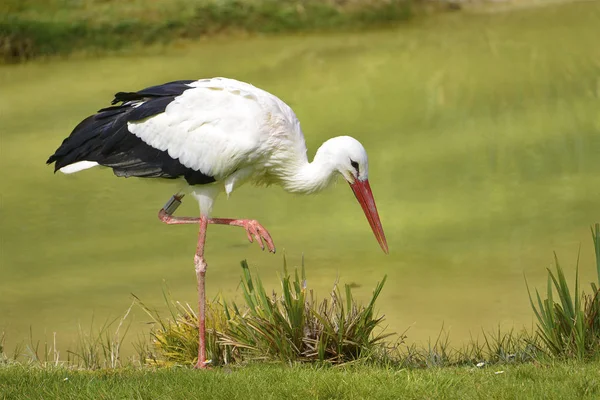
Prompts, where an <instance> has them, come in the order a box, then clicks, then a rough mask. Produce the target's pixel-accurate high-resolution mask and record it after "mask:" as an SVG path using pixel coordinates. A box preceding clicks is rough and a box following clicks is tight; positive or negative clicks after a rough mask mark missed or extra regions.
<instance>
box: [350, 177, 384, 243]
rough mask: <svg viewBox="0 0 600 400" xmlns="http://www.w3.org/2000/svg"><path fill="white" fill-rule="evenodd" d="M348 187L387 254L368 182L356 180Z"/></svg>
mask: <svg viewBox="0 0 600 400" xmlns="http://www.w3.org/2000/svg"><path fill="white" fill-rule="evenodd" d="M350 187H351V188H352V191H353V192H354V195H355V196H356V200H358V202H359V203H360V205H361V207H362V209H363V211H364V212H365V215H366V216H367V220H369V225H371V229H372V230H373V233H374V234H375V238H377V241H378V242H379V245H380V246H381V249H382V250H383V252H384V253H385V254H389V250H388V245H387V240H385V233H383V227H382V226H381V221H380V220H379V214H378V213H377V206H376V205H375V199H374V198H373V193H372V192H371V186H370V185H369V180H365V181H359V180H358V179H357V180H355V181H354V183H351V184H350Z"/></svg>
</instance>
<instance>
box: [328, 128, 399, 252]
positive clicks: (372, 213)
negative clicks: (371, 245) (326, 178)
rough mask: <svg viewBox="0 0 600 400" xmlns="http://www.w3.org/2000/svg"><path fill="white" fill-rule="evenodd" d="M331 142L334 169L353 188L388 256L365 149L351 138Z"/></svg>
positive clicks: (346, 137)
mask: <svg viewBox="0 0 600 400" xmlns="http://www.w3.org/2000/svg"><path fill="white" fill-rule="evenodd" d="M329 141H333V142H334V143H332V144H331V145H330V146H327V147H328V148H329V149H331V150H330V151H331V154H330V157H331V161H332V162H333V163H334V168H335V169H336V170H337V171H338V172H339V173H340V174H341V175H342V176H343V177H344V179H345V180H346V181H347V182H348V184H349V185H350V188H352V191H353V192H354V195H355V196H356V199H357V200H358V202H359V203H360V205H361V207H362V209H363V211H364V213H365V215H366V217H367V220H368V221H369V225H371V229H372V230H373V233H374V234H375V237H376V238H377V241H378V242H379V245H380V246H381V248H382V249H383V251H384V252H385V253H386V254H387V253H388V245H387V240H386V239H385V234H384V232H383V227H382V226H381V221H380V220H379V214H378V213H377V206H376V205H375V199H374V198H373V193H372V192H371V186H370V185H369V160H368V158H367V152H366V151H365V148H364V147H363V145H362V144H360V142H359V141H358V140H356V139H354V138H352V137H350V136H339V137H336V138H333V139H330V140H329Z"/></svg>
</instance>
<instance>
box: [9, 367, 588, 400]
mask: <svg viewBox="0 0 600 400" xmlns="http://www.w3.org/2000/svg"><path fill="white" fill-rule="evenodd" d="M599 368H600V363H589V364H583V363H566V362H564V363H556V364H553V365H541V366H540V365H537V366H536V365H512V366H505V367H502V368H485V367H484V368H476V367H473V368H472V367H469V368H466V367H460V368H443V369H437V368H434V369H427V370H391V369H384V368H374V367H356V368H349V367H345V368H339V369H338V368H327V369H317V368H310V367H299V366H294V367H288V368H286V367H282V366H268V365H250V366H247V367H245V368H240V369H217V370H213V371H206V372H200V371H195V370H189V369H181V368H173V369H160V370H151V369H145V370H122V371H95V372H90V371H69V370H65V369H54V370H39V369H30V368H23V367H9V368H0V398H3V399H50V398H53V399H55V398H69V399H79V398H81V399H90V398H94V399H104V398H111V399H115V398H128V399H129V398H136V399H156V398H160V399H165V400H166V399H189V398H207V399H236V398H241V397H242V396H243V398H244V399H282V398H285V399H315V398H319V399H320V398H325V399H367V398H368V399H399V398H402V399H467V398H468V399H506V398H519V399H561V400H565V399H584V398H597V397H598V395H599V394H600V383H599V382H598V369H599Z"/></svg>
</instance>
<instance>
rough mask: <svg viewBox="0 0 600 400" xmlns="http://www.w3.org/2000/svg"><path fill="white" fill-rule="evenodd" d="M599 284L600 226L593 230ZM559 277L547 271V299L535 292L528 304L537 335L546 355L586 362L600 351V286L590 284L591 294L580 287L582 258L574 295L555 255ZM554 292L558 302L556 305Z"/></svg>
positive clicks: (577, 270)
mask: <svg viewBox="0 0 600 400" xmlns="http://www.w3.org/2000/svg"><path fill="white" fill-rule="evenodd" d="M592 238H593V241H594V249H595V253H596V267H597V273H598V282H600V224H596V225H595V227H593V228H592ZM554 261H555V269H556V273H554V272H552V271H551V270H550V269H548V283H547V288H546V298H545V299H542V296H541V295H540V293H539V292H538V290H537V289H536V291H535V298H533V296H532V295H531V291H530V290H529V286H527V291H528V293H529V300H530V303H531V307H532V308H533V311H534V313H535V316H536V318H537V321H538V329H537V335H538V336H539V337H540V339H541V340H542V341H543V343H544V345H545V348H546V349H547V351H548V352H549V353H550V354H552V355H554V356H559V357H566V358H577V359H586V358H591V357H594V356H596V355H597V354H598V351H599V350H600V298H599V293H600V292H599V289H598V285H597V284H596V283H594V282H592V283H591V289H592V293H591V294H585V293H584V292H583V291H582V290H581V289H580V284H579V257H577V263H576V269H575V288H574V292H573V293H571V291H570V290H569V286H568V284H567V280H566V278H565V275H564V273H563V270H562V267H561V265H560V263H559V261H558V257H557V256H556V254H555V255H554ZM554 292H556V295H557V296H558V298H557V299H556V301H555V298H554Z"/></svg>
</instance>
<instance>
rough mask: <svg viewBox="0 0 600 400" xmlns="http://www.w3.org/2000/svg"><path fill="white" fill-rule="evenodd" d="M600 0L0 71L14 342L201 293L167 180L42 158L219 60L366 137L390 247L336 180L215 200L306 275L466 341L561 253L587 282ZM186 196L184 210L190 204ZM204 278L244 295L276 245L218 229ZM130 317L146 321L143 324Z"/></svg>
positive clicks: (1, 283) (312, 141) (2, 316)
mask: <svg viewBox="0 0 600 400" xmlns="http://www.w3.org/2000/svg"><path fill="white" fill-rule="evenodd" d="M598 37H600V3H599V2H587V3H576V4H571V5H564V6H556V7H546V8H543V9H530V10H523V11H518V12H512V13H498V14H479V15H469V14H450V15H443V16H439V17H432V18H429V19H426V20H423V21H419V22H414V23H411V24H409V25H406V26H402V27H399V28H397V29H394V30H387V31H380V32H371V33H345V34H324V35H307V36H291V37H267V38H263V37H254V38H245V39H213V40H205V41H201V42H199V43H179V44H176V45H173V46H171V48H170V49H168V50H160V51H153V52H151V51H137V52H136V54H135V55H130V56H127V55H122V56H112V57H106V58H100V59H89V58H88V59H72V60H68V61H52V62H38V63H32V64H27V65H18V66H4V67H0V121H1V122H0V133H1V137H0V139H1V142H0V145H1V148H0V152H1V153H0V156H1V157H0V185H1V186H0V188H1V191H0V194H1V198H0V206H1V207H0V224H1V226H0V245H1V248H0V250H1V253H0V331H5V332H6V337H7V343H8V344H9V346H8V347H9V349H10V345H13V344H14V343H17V342H19V341H22V340H25V339H27V337H28V335H29V330H30V327H31V330H32V332H33V336H34V338H36V339H38V338H43V337H44V336H45V337H46V338H50V337H51V336H52V332H57V335H58V336H57V337H58V345H59V348H62V349H63V351H64V350H65V349H66V347H69V346H71V345H72V343H73V340H74V339H75V338H76V336H77V330H78V324H82V325H83V326H85V327H86V328H85V329H87V326H88V325H89V324H90V322H91V320H92V318H94V320H95V321H97V322H98V323H101V322H104V321H105V320H106V319H107V318H115V317H118V316H119V315H121V313H122V312H123V311H124V310H125V309H126V308H127V307H128V305H129V303H130V301H131V297H130V293H135V294H136V295H137V296H138V297H140V298H142V299H143V300H144V301H145V302H146V303H148V304H150V305H154V306H158V307H160V306H161V305H162V304H163V300H162V288H163V284H164V281H166V282H167V284H168V286H169V288H170V290H171V292H172V295H173V297H174V298H175V299H178V300H182V301H190V302H195V299H196V297H195V296H196V291H195V290H196V289H195V275H194V271H193V265H192V259H193V254H194V248H195V243H196V233H197V232H196V228H195V227H193V226H164V225H162V224H160V223H159V222H158V220H157V218H156V212H157V210H158V209H159V208H160V207H161V206H162V205H163V204H164V202H165V201H166V200H167V199H168V198H169V197H170V195H171V194H172V188H171V187H170V186H169V185H164V184H163V185H161V184H158V183H157V182H153V181H147V180H146V181H144V180H133V179H122V178H116V177H114V176H113V175H112V173H111V172H110V171H107V170H91V171H86V172H84V173H80V174H76V175H73V176H65V175H62V174H57V175H53V174H52V171H51V168H50V167H47V166H45V165H44V162H45V160H46V158H47V156H48V155H49V154H51V153H52V152H53V151H54V149H55V148H56V147H57V146H58V144H59V143H60V141H61V140H62V139H63V138H64V137H65V136H66V135H67V134H68V133H69V132H70V131H71V129H72V128H73V127H74V125H75V124H77V123H78V122H79V121H80V120H81V119H83V118H84V117H85V116H87V115H88V114H89V113H91V112H93V111H95V110H97V109H99V108H101V107H104V106H106V105H107V104H108V102H109V101H110V100H111V99H112V95H113V94H114V92H116V91H120V90H136V89H140V88H143V87H146V86H149V85H153V84H158V83H162V82H166V81H169V80H176V79H193V78H202V77H211V76H227V77H233V78H237V79H241V80H245V81H249V82H251V83H253V84H255V85H257V86H259V87H262V88H264V89H266V90H268V91H271V92H273V93H275V94H277V95H278V96H279V97H281V98H282V99H284V100H285V101H286V102H288V103H289V104H290V105H291V106H292V107H293V108H294V110H295V111H296V113H297V115H298V117H299V118H300V120H301V121H302V127H303V130H304V133H305V136H306V139H307V143H308V146H309V153H310V156H311V157H312V155H313V154H314V151H315V150H316V148H317V147H318V146H319V145H320V143H321V142H322V141H324V140H325V139H327V138H329V137H331V136H336V135H341V134H348V135H352V136H355V137H356V138H358V139H359V140H360V141H361V142H363V143H364V145H365V147H366V148H367V151H368V152H369V157H370V180H371V186H372V188H373V192H374V195H375V198H376V200H377V204H378V208H379V211H380V215H381V218H382V221H383V226H384V228H385V231H386V234H387V238H388V242H389V246H390V255H389V256H385V255H384V254H383V253H382V252H381V250H380V249H379V246H378V245H377V242H376V241H375V239H374V238H373V237H372V233H371V232H370V229H369V226H368V224H367V221H366V219H365V218H364V216H363V215H362V212H361V210H360V207H359V205H358V204H357V203H356V201H355V200H354V197H353V195H352V193H351V191H350V189H349V188H348V187H347V185H346V184H345V183H343V182H340V183H339V184H338V185H336V186H335V187H333V188H331V189H329V190H328V191H326V192H325V193H322V194H320V195H317V196H312V197H301V196H295V195H290V194H287V193H285V192H283V190H281V189H279V188H269V189H257V188H254V187H252V186H247V187H243V188H241V189H240V190H237V191H236V192H235V193H234V194H233V195H232V196H231V198H230V199H229V200H226V198H225V197H223V198H221V199H220V200H221V201H220V202H218V204H217V205H216V208H215V216H222V217H245V218H256V219H258V220H260V221H261V222H262V223H263V225H265V226H266V227H267V228H269V229H270V232H271V234H272V235H273V237H274V239H275V244H276V245H277V247H278V250H280V251H281V250H285V253H286V254H287V256H288V260H289V262H290V263H291V264H292V265H298V264H299V263H300V259H301V255H302V254H304V255H305V260H306V267H307V273H308V284H309V286H310V287H312V288H314V289H315V290H316V292H317V293H321V294H322V295H325V294H326V293H327V292H328V290H329V289H330V288H331V285H332V283H333V282H334V280H335V279H336V278H338V277H339V279H340V281H341V282H345V283H354V285H355V286H356V288H355V289H354V290H355V293H356V295H357V297H358V298H360V299H366V298H367V297H368V296H369V294H370V292H371V290H372V288H373V287H374V286H375V284H376V282H377V281H378V280H380V279H381V278H382V277H383V275H385V274H387V275H388V276H389V279H388V283H387V285H386V287H385V289H384V292H383V294H382V296H381V301H380V303H379V306H380V311H381V312H382V313H384V314H386V317H387V321H388V323H389V326H390V329H391V330H394V331H398V332H402V331H404V330H406V329H407V328H409V327H410V330H409V331H408V336H409V341H421V340H426V339H427V338H428V337H430V336H435V335H436V334H437V333H438V331H439V329H440V328H441V326H442V324H443V325H444V326H445V328H446V329H447V330H449V331H450V334H451V338H453V339H454V341H455V342H460V341H462V340H465V339H467V338H468V337H469V336H470V335H471V334H473V335H474V336H476V335H477V334H478V333H479V332H480V329H481V328H484V329H494V328H496V327H497V326H498V324H501V327H502V328H506V329H510V328H512V327H516V328H519V327H521V326H523V325H525V326H531V323H532V321H533V320H532V313H531V310H530V308H529V305H528V300H527V292H526V289H525V284H524V279H523V275H524V274H525V275H526V276H527V278H528V279H529V281H530V283H531V284H533V285H537V286H541V285H543V284H544V277H545V268H546V267H549V266H550V265H551V262H552V252H553V251H557V253H558V255H559V257H560V258H561V259H562V260H563V261H564V264H565V267H567V268H568V270H569V272H570V273H569V278H572V276H573V272H572V271H573V270H572V268H570V267H571V266H572V265H573V264H574V261H575V259H576V255H577V252H578V249H579V247H580V246H581V275H582V278H583V280H584V282H587V281H589V280H591V279H592V278H594V274H595V272H594V267H593V265H592V261H593V260H592V258H593V255H592V250H591V238H590V233H589V226H590V225H591V224H592V223H594V222H596V221H599V220H600V47H599V46H598V45H597V40H598ZM196 213H197V207H196V205H195V204H193V203H192V202H190V201H188V202H187V203H185V204H184V206H183V207H182V209H181V211H180V215H185V214H189V215H195V214H196ZM208 235H209V236H208V244H207V246H208V248H207V259H208V262H209V270H208V292H209V295H210V296H214V295H217V294H218V293H223V294H224V295H225V296H226V297H228V298H234V297H236V298H239V295H238V294H237V293H238V292H237V286H238V282H239V276H240V272H241V271H240V268H239V261H240V260H242V259H244V258H246V259H248V261H249V262H250V264H251V265H253V266H255V267H256V268H257V269H258V270H259V272H260V274H261V276H262V278H263V280H264V282H265V284H266V286H267V287H274V288H276V282H277V273H278V272H279V271H280V269H281V265H282V256H281V253H279V254H278V255H275V256H273V255H270V254H267V253H263V252H261V251H260V250H259V249H258V247H257V246H256V245H250V244H248V243H247V242H246V238H245V235H244V233H243V231H241V230H239V229H237V228H232V227H214V226H211V227H210V230H209V234H208ZM146 319H147V318H145V316H144V315H143V313H141V312H139V311H135V312H134V315H133V319H132V320H133V322H132V328H131V329H132V331H133V332H144V331H147V329H148V327H147V325H145V322H146Z"/></svg>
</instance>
